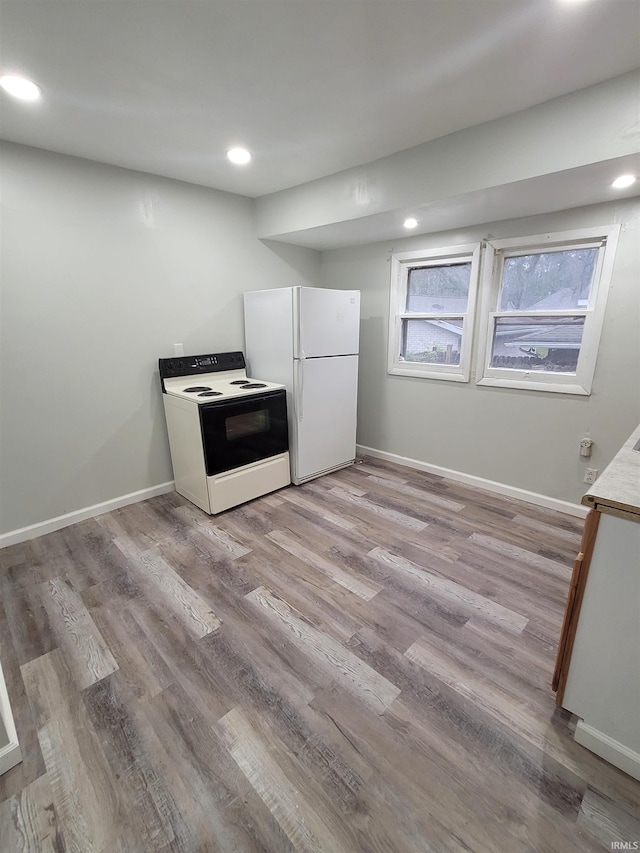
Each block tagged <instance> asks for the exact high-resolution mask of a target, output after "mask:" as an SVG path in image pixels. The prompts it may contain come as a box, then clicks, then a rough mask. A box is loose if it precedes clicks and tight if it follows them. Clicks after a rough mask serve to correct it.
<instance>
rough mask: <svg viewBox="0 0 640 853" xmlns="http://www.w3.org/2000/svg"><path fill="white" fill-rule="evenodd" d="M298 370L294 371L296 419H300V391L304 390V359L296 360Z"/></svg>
mask: <svg viewBox="0 0 640 853" xmlns="http://www.w3.org/2000/svg"><path fill="white" fill-rule="evenodd" d="M297 365H298V370H297V372H296V414H297V416H298V421H301V420H302V417H303V412H302V392H303V390H304V359H303V358H299V359H298V360H297Z"/></svg>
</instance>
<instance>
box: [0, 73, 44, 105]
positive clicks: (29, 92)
mask: <svg viewBox="0 0 640 853" xmlns="http://www.w3.org/2000/svg"><path fill="white" fill-rule="evenodd" d="M0 86H2V88H3V89H4V90H5V92H7V93H8V94H9V95H13V97H14V98H20V99H21V100H23V101H37V100H38V98H39V97H40V95H41V94H42V93H41V91H40V86H36V84H35V83H33V82H32V81H31V80H27V79H26V77H17V76H16V75H15V74H3V76H2V77H0Z"/></svg>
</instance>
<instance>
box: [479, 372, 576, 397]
mask: <svg viewBox="0 0 640 853" xmlns="http://www.w3.org/2000/svg"><path fill="white" fill-rule="evenodd" d="M476 384H477V385H486V386H491V387H493V388H520V389H521V390H523V391H550V392H551V393H552V394H578V395H580V396H583V397H588V396H590V394H591V389H589V388H585V387H584V386H583V385H579V384H578V383H568V382H567V383H561V382H545V381H544V380H541V381H539V382H532V381H530V380H529V381H528V380H526V379H501V378H498V377H492V376H486V377H485V378H484V379H479V380H478V381H477V383H476Z"/></svg>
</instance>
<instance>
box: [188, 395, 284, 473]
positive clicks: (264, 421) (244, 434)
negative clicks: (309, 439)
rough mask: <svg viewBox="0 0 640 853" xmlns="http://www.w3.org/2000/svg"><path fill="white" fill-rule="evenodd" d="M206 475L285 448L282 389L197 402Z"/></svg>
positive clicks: (276, 453) (266, 456)
mask: <svg viewBox="0 0 640 853" xmlns="http://www.w3.org/2000/svg"><path fill="white" fill-rule="evenodd" d="M200 425H201V427H202V442H203V445H204V458H205V465H206V468H207V476H208V477H211V476H212V475H213V474H220V473H221V472H222V471H230V470H232V469H233V468H240V467H241V466H242V465H249V464H250V463H252V462H259V461H260V460H261V459H268V458H269V457H270V456H277V455H278V454H279V453H284V452H285V451H287V450H288V449H289V438H288V433H287V398H286V391H285V390H284V389H282V390H281V391H271V392H269V393H267V394H260V395H251V396H250V397H240V398H233V399H231V400H222V401H220V402H219V403H207V404H206V405H204V406H200Z"/></svg>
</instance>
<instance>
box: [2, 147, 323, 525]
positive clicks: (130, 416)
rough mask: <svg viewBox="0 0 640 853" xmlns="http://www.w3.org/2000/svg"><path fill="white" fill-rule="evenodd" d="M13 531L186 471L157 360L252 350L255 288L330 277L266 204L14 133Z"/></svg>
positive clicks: (10, 228) (9, 407)
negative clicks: (245, 314) (285, 236)
mask: <svg viewBox="0 0 640 853" xmlns="http://www.w3.org/2000/svg"><path fill="white" fill-rule="evenodd" d="M0 154H1V156H2V173H1V185H0V186H1V201H2V209H1V214H0V226H1V233H2V254H1V279H0V281H1V286H2V291H1V302H0V322H1V326H0V336H1V337H0V345H1V351H0V371H1V372H0V383H1V384H0V392H1V398H0V534H1V533H4V532H8V531H12V530H16V529H18V528H21V527H24V526H27V525H30V524H34V523H37V522H40V521H45V520H47V519H51V518H54V517H56V516H59V515H62V514H64V513H68V512H72V511H74V510H78V509H82V508H84V507H88V506H92V505H94V504H98V503H100V502H103V501H107V500H110V499H113V498H118V497H120V496H122V495H126V494H129V493H131V492H135V491H138V490H140V489H145V488H149V487H153V486H156V485H158V484H161V483H163V482H166V481H169V480H171V479H172V472H171V465H170V458H169V451H168V443H167V438H166V430H165V425H164V413H163V410H162V403H161V394H160V387H159V379H158V375H157V359H158V357H159V356H169V355H172V354H173V347H172V345H173V343H178V342H180V343H184V347H185V352H186V353H196V352H202V351H223V350H227V349H243V348H244V339H243V325H242V298H241V294H242V293H243V292H244V291H245V290H251V289H256V288H261V287H278V286H292V285H296V284H309V285H314V284H318V283H319V281H318V279H319V273H320V266H319V255H318V254H317V253H316V252H314V251H312V250H308V249H300V248H294V247H289V246H283V245H275V246H272V247H270V246H268V245H266V244H264V243H262V242H260V241H259V240H258V239H257V238H256V237H255V232H254V226H253V216H252V202H251V201H250V200H249V199H246V198H242V197H240V196H234V195H230V194H227V193H222V192H218V191H216V190H210V189H204V188H201V187H197V186H193V185H190V184H184V183H180V182H178V181H172V180H168V179H164V178H157V177H154V176H151V175H147V174H141V173H137V172H132V171H127V170H124V169H117V168H112V167H110V166H104V165H99V164H96V163H92V162H89V161H86V160H79V159H76V158H72V157H64V156H59V155H56V154H51V153H48V152H44V151H39V150H37V149H33V148H26V147H23V146H18V145H12V144H3V145H2V146H1V149H0Z"/></svg>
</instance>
